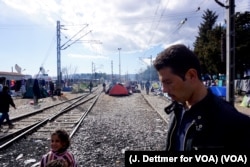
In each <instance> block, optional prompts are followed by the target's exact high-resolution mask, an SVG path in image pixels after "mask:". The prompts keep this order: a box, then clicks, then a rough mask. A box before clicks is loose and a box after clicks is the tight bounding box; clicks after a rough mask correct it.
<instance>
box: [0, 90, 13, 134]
mask: <svg viewBox="0 0 250 167" xmlns="http://www.w3.org/2000/svg"><path fill="white" fill-rule="evenodd" d="M10 105H11V106H12V107H14V108H15V109H16V106H15V104H14V102H13V99H12V98H11V96H10V95H9V87H8V86H4V87H3V90H2V92H0V113H1V117H0V130H1V125H2V123H3V121H4V120H5V119H6V121H7V123H8V125H9V128H10V129H11V128H13V126H14V125H13V124H12V123H11V121H10V118H9V106H10Z"/></svg>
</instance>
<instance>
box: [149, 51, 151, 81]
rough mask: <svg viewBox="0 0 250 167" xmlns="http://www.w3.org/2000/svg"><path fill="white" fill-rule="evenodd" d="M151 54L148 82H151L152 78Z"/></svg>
mask: <svg viewBox="0 0 250 167" xmlns="http://www.w3.org/2000/svg"><path fill="white" fill-rule="evenodd" d="M151 68H152V55H151V56H150V65H149V83H151V80H152V70H151Z"/></svg>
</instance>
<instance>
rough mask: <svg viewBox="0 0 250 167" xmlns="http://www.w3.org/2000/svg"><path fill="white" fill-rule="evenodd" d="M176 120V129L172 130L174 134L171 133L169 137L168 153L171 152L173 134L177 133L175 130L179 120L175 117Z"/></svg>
mask: <svg viewBox="0 0 250 167" xmlns="http://www.w3.org/2000/svg"><path fill="white" fill-rule="evenodd" d="M174 117H175V118H174V119H175V123H174V128H173V130H172V132H171V134H170V136H169V145H168V151H169V150H170V148H171V145H172V136H173V133H174V131H175V128H176V124H177V119H176V116H175V115H174Z"/></svg>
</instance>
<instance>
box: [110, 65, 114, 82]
mask: <svg viewBox="0 0 250 167" xmlns="http://www.w3.org/2000/svg"><path fill="white" fill-rule="evenodd" d="M111 82H112V83H114V81H113V60H111Z"/></svg>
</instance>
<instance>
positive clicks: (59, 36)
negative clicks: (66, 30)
mask: <svg viewBox="0 0 250 167" xmlns="http://www.w3.org/2000/svg"><path fill="white" fill-rule="evenodd" d="M60 28H61V25H60V21H57V26H56V36H57V88H58V89H61V81H62V73H61V34H60Z"/></svg>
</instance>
